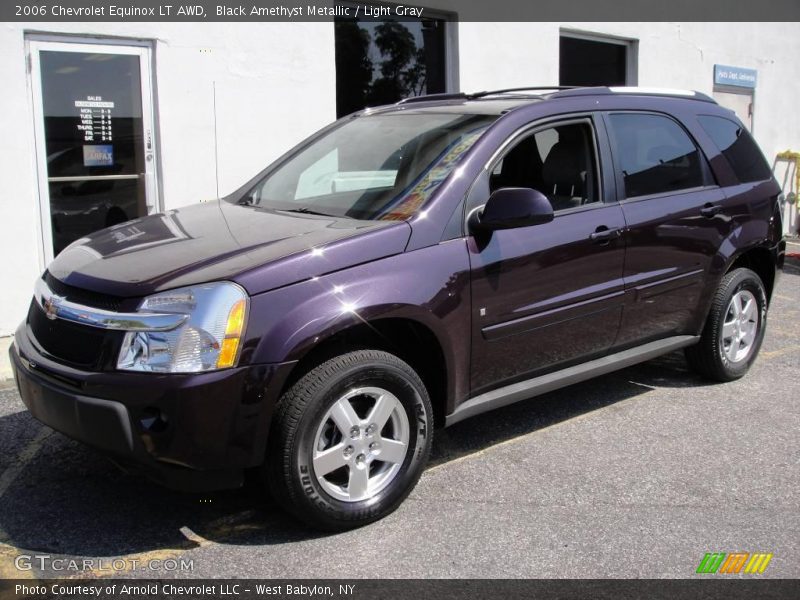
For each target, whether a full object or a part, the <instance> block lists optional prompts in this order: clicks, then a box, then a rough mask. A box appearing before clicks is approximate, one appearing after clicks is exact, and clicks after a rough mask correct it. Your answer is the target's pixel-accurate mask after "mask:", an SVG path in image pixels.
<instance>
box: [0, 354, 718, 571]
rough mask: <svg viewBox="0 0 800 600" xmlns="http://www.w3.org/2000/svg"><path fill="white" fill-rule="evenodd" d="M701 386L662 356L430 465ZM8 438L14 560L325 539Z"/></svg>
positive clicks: (590, 384)
mask: <svg viewBox="0 0 800 600" xmlns="http://www.w3.org/2000/svg"><path fill="white" fill-rule="evenodd" d="M704 383H705V382H703V381H702V380H701V379H700V378H699V377H697V376H695V375H693V374H691V373H690V372H688V371H687V367H686V363H685V361H684V360H683V355H682V353H674V354H671V355H668V356H664V357H662V358H659V359H656V360H653V361H650V362H648V363H645V364H642V365H638V366H635V367H631V368H628V369H625V370H622V371H618V372H616V373H612V374H609V375H606V376H603V377H599V378H596V379H593V380H591V381H587V382H584V383H580V384H576V385H573V386H570V387H568V388H565V389H562V390H559V391H556V392H552V393H549V394H546V395H543V396H540V397H538V398H534V399H531V400H527V401H523V402H520V403H517V404H514V405H511V406H508V407H505V408H502V409H498V410H496V411H493V412H490V413H486V414H484V415H482V416H480V417H476V418H473V419H468V420H466V421H463V422H461V423H459V424H457V425H455V426H453V427H451V428H449V429H447V430H439V431H437V432H436V435H435V439H434V446H433V452H432V457H431V465H432V466H433V465H441V464H443V463H446V462H448V461H450V460H453V459H455V458H460V457H463V456H465V455H468V454H471V453H473V452H478V451H480V450H482V449H485V448H487V447H489V446H492V445H495V444H497V443H501V442H503V441H505V440H509V439H512V438H515V437H518V436H522V435H529V434H535V433H536V432H537V431H539V430H541V429H544V428H546V427H550V426H552V425H555V424H557V423H560V422H562V421H566V420H568V419H572V418H575V417H577V416H580V415H583V414H587V413H591V412H592V411H595V410H598V409H601V408H604V407H608V406H611V405H613V404H616V403H618V402H621V401H624V400H627V399H631V398H634V397H637V396H639V395H641V394H643V393H646V392H647V391H648V390H650V389H652V388H654V387H670V386H675V387H684V386H698V385H703V384H704ZM20 408H22V406H21V403H20ZM15 431H24V432H25V436H23V437H24V439H19V440H17V441H15V448H13V449H12V448H5V450H6V451H7V452H12V453H13V455H14V456H17V460H16V462H14V461H6V464H8V465H9V467H8V468H9V469H11V468H13V469H16V470H17V471H18V473H17V475H16V477H15V478H14V479H13V481H12V482H11V483H10V484H9V485H7V486H6V488H5V489H0V495H2V498H0V542H2V544H6V545H8V546H11V547H12V548H14V549H16V551H18V552H36V553H46V554H51V555H54V556H55V555H60V556H67V557H85V558H91V557H118V556H131V555H137V556H138V555H141V556H140V558H146V557H147V556H150V555H153V556H155V555H158V556H163V555H164V551H165V550H169V551H170V552H171V553H172V554H173V555H174V556H180V555H182V554H183V553H184V552H188V551H190V550H192V549H193V548H197V547H200V546H203V545H204V544H208V543H210V542H213V543H221V544H237V545H270V544H285V543H292V542H297V541H300V540H306V539H311V538H314V537H320V536H321V535H325V534H321V533H319V532H316V531H313V530H311V529H309V528H307V527H306V526H304V525H303V524H301V523H299V522H297V521H295V520H294V519H292V518H288V517H287V515H286V514H285V513H283V512H282V511H281V510H280V509H278V508H277V507H276V506H275V505H274V504H273V502H272V501H271V500H269V499H268V498H267V494H265V493H264V492H262V491H261V490H260V489H258V486H255V485H250V486H246V487H245V488H243V489H240V490H234V491H225V492H216V493H211V494H203V495H201V494H186V493H178V492H172V491H169V490H166V489H164V488H161V487H160V486H158V485H156V484H153V483H151V482H149V481H148V480H146V479H145V478H143V477H142V476H140V475H137V474H133V473H127V472H124V471H122V470H120V469H119V468H117V467H116V466H114V465H113V464H112V463H111V462H110V461H108V460H107V459H106V458H105V457H103V456H102V455H101V454H100V453H97V452H95V451H94V450H92V449H90V448H87V447H85V446H83V445H81V444H79V443H77V442H74V441H72V440H69V439H67V438H66V437H64V436H62V435H60V434H58V433H51V434H50V435H46V437H44V438H42V435H41V427H40V426H38V423H36V422H35V421H33V419H32V417H31V416H30V415H29V414H28V413H27V412H25V411H22V410H21V411H20V412H15V413H13V414H10V415H7V416H5V417H2V418H0V436H2V437H3V438H5V437H6V436H10V435H13V432H15ZM47 431H48V430H45V432H47ZM36 432H39V434H38V438H37V435H36ZM39 438H41V439H39ZM33 444H37V445H36V447H33V448H32V447H31V446H32V445H33ZM21 460H24V461H26V462H25V464H19V463H20V461H21ZM0 479H2V476H0ZM167 554H168V555H170V553H169V552H168V553H167ZM39 575H40V576H57V575H58V574H57V573H55V574H54V573H39Z"/></svg>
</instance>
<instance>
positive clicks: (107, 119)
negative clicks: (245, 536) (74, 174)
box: [75, 96, 114, 166]
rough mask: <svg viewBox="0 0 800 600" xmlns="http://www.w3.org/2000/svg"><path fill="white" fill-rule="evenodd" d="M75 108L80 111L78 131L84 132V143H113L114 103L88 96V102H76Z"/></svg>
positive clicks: (100, 97) (98, 97) (99, 97)
mask: <svg viewBox="0 0 800 600" xmlns="http://www.w3.org/2000/svg"><path fill="white" fill-rule="evenodd" d="M75 108H77V109H78V112H79V116H80V123H79V124H78V131H81V132H83V139H84V141H86V142H95V141H101V142H110V141H112V139H113V137H112V132H111V109H113V108H114V103H113V102H107V101H104V100H103V97H102V96H86V100H75ZM86 166H90V165H86Z"/></svg>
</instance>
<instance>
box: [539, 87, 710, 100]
mask: <svg viewBox="0 0 800 600" xmlns="http://www.w3.org/2000/svg"><path fill="white" fill-rule="evenodd" d="M611 94H631V95H640V96H669V97H674V98H691V99H693V100H700V101H701V102H710V103H712V104H716V103H717V102H716V100H714V99H713V98H711V97H710V96H707V95H706V94H703V93H702V92H696V91H694V90H681V89H673V88H660V87H634V86H608V87H580V88H573V89H569V90H560V91H557V92H556V93H554V94H551V95H550V97H551V98H570V97H574V96H602V95H611Z"/></svg>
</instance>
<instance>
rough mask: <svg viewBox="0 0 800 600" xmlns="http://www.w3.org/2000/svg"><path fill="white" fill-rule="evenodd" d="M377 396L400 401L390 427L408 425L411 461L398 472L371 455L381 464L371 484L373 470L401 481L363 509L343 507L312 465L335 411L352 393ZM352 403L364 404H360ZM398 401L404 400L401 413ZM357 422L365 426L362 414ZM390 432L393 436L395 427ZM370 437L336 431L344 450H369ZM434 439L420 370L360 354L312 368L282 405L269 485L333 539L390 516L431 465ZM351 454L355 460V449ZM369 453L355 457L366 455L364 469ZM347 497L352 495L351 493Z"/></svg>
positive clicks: (402, 462) (362, 503)
mask: <svg viewBox="0 0 800 600" xmlns="http://www.w3.org/2000/svg"><path fill="white" fill-rule="evenodd" d="M372 388H380V389H382V390H384V391H389V392H390V394H389V395H390V396H392V397H393V399H392V402H393V406H395V410H394V412H392V416H391V417H390V419H392V423H401V422H402V423H404V425H398V426H397V428H398V430H400V429H401V427H402V429H403V431H404V432H405V434H404V435H406V436H407V437H408V443H407V449H406V450H405V455H404V458H402V459H398V460H396V461H394V464H390V463H384V462H382V461H380V460H379V459H380V455H378V457H374V456H371V455H370V452H369V451H366V452H367V455H368V460H370V461H373V462H374V464H373V462H370V463H368V464H367V466H366V470H367V478H368V479H370V478H371V477H372V475H371V473H372V472H373V471H372V469H373V468H377V469H378V470H380V469H384V470H387V469H394V471H393V473H394V474H393V475H392V478H389V477H388V476H387V478H386V479H388V483H386V484H385V485H386V487H385V488H383V489H380V490H378V491H377V492H376V493H375V494H374V495H372V496H370V497H368V498H365V499H362V500H358V501H356V500H342V499H341V498H337V497H334V495H332V494H333V493H335V491H336V490H333V492H331V491H330V490H331V487H333V486H332V485H331V484H328V487H327V488H326V487H325V484H326V482H327V479H326V480H325V481H320V480H319V479H318V478H317V476H316V474H315V469H314V463H313V456H314V452H315V448H318V445H319V444H320V443H321V441H320V439H321V438H320V435H319V434H320V431H323V428H325V427H328V428H330V427H331V425H335V424H333V417H331V416H330V414H329V411H330V410H331V409H332V408H333V407H334V405H335V404H337V402H340V401H341V399H342V398H343V397H347V396H348V394H352V393H353V391H352V390H356V389H372ZM353 399H354V400H355V401H356V402H358V401H359V397H358V396H356V397H354V398H353ZM367 400H369V397H367ZM395 400H399V405H398V403H397V402H395ZM348 402H349V401H348ZM375 406H377V400H376V404H375ZM401 407H402V411H401ZM365 410H366V411H367V412H368V411H369V410H371V409H369V408H367V409H365ZM356 412H357V411H356ZM401 412H404V413H405V419H407V421H406V420H403V417H402V414H401ZM358 416H359V417H360V418H366V417H364V415H362V414H359V415H358ZM366 422H367V421H364V423H366ZM387 423H388V421H387ZM389 427H390V428H391V429H392V430H393V429H394V427H395V425H394V424H392V425H389ZM367 429H368V428H366V429H364V428H362V430H361V434H360V435H359V438H357V439H356V438H353V440H351V439H350V438H348V437H346V436H344V434H343V433H342V432H341V428H339V427H336V426H335V427H334V433H333V434H332V435H333V436H341V439H340V441H339V442H338V443H340V444H346V445H349V444H350V443H351V442H352V443H353V444H356V445H357V444H362V446H363V444H366V443H367V442H368V440H367V439H366V438H367V435H368V433H367ZM384 432H385V430H384V429H381V430H379V431H378V439H379V440H380V441H382V442H385V441H386V440H385V439H384V438H383V437H382V434H383V433H384ZM351 434H352V431H351ZM372 435H374V434H372ZM432 437H433V411H432V409H431V403H430V399H429V398H428V393H427V391H426V389H425V386H424V384H423V383H422V381H421V380H420V378H419V376H418V375H417V374H416V373H415V372H414V370H413V369H412V368H411V367H410V366H409V365H408V364H406V363H405V362H403V361H402V360H400V359H399V358H397V357H396V356H394V355H392V354H389V353H387V352H383V351H379V350H356V351H353V352H349V353H347V354H342V355H340V356H337V357H335V358H332V359H330V360H328V361H326V362H324V363H322V364H321V365H319V366H317V367H315V368H313V369H312V370H310V371H309V372H308V373H306V374H305V375H304V376H303V377H302V378H301V379H300V380H298V381H297V383H295V384H294V385H293V386H292V387H291V388H290V389H289V390H288V391H287V392H286V393H285V394H284V395H283V396H282V397H281V399H280V401H279V403H278V406H277V408H276V414H275V416H274V419H273V424H272V428H271V433H270V440H269V449H268V455H267V460H266V463H265V473H266V477H267V484H268V486H269V487H270V490H271V491H272V494H273V496H274V497H275V499H276V501H277V502H278V504H280V505H281V506H282V507H283V508H284V509H286V510H287V511H288V512H290V513H292V514H294V515H295V516H296V517H298V518H299V519H301V520H303V521H305V522H307V523H309V524H311V525H313V526H314V527H317V528H320V529H325V530H329V531H341V530H346V529H352V528H355V527H360V526H362V525H366V524H367V523H371V522H373V521H376V520H378V519H380V518H382V517H384V516H386V515H387V514H389V513H391V512H392V511H393V510H395V509H396V508H397V507H398V506H399V505H400V503H401V502H402V501H403V500H404V499H405V498H406V496H408V494H409V493H410V492H411V490H412V489H413V488H414V486H415V485H416V484H417V481H418V480H419V478H420V476H421V475H422V471H423V469H424V467H425V464H426V463H427V460H428V455H429V454H430V448H431V441H432ZM371 439H372V438H371ZM362 440H363V441H362ZM331 443H333V442H331ZM345 447H346V446H345ZM357 447H359V446H357ZM371 447H372V446H370V448H371ZM350 451H351V456H352V446H350ZM363 451H364V450H356V452H360V454H359V455H358V457H360V458H361V459H362V462H361V463H359V464H361V465H363V464H364V462H363V457H364V454H363V453H361V452H363ZM379 452H380V451H379ZM337 456H338V455H337ZM343 456H347V455H346V454H343ZM337 459H338V458H337ZM348 460H349V459H348ZM354 460H355V457H354ZM352 464H353V465H355V463H352ZM395 465H398V466H395ZM353 468H354V466H344V467H342V469H343V470H340V471H334V473H333V474H334V475H337V476H339V477H345V474H347V477H349V476H350V475H349V474H350V472H351V470H352V469H353ZM345 478H346V477H345ZM370 480H371V479H370ZM346 487H347V488H348V489H349V488H350V487H351V486H350V484H349V483H348V485H347V486H346ZM342 489H343V490H344V488H342ZM343 493H345V494H346V493H348V492H347V491H346V490H344V491H343Z"/></svg>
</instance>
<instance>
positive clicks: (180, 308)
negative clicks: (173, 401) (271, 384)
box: [117, 281, 247, 373]
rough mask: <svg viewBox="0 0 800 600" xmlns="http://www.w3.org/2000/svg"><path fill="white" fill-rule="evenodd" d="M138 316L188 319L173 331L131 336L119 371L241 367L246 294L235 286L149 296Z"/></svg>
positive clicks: (196, 287) (218, 285)
mask: <svg viewBox="0 0 800 600" xmlns="http://www.w3.org/2000/svg"><path fill="white" fill-rule="evenodd" d="M137 312H142V313H146V312H158V313H178V314H182V315H187V316H188V317H189V318H188V319H186V321H185V322H184V323H183V324H182V325H181V326H179V327H177V328H176V329H173V330H171V331H129V332H128V333H126V334H125V339H124V340H123V342H122V349H121V350H120V353H119V358H118V359H117V368H118V369H120V370H123V371H147V372H158V373H198V372H200V371H213V370H215V369H225V368H227V367H232V366H233V365H235V364H236V359H237V358H238V357H239V350H240V347H241V339H242V334H243V332H244V325H245V320H246V319H247V293H246V292H245V291H244V290H243V289H242V288H241V287H239V286H238V285H236V284H235V283H230V282H224V281H223V282H216V283H204V284H200V285H193V286H190V287H186V288H180V289H176V290H170V291H168V292H162V293H159V294H155V295H153V296H148V297H147V298H145V299H144V301H143V302H142V303H141V304H140V305H139V308H138V309H137Z"/></svg>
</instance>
